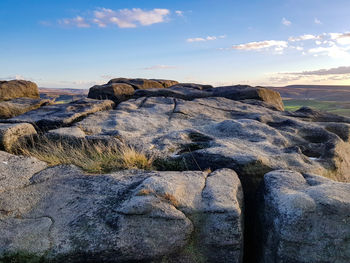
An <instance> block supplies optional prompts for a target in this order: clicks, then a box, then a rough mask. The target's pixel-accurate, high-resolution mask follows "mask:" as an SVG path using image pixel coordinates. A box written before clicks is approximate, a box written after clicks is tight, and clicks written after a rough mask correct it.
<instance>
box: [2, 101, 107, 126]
mask: <svg viewBox="0 0 350 263" xmlns="http://www.w3.org/2000/svg"><path fill="white" fill-rule="evenodd" d="M113 106H114V102H113V101H110V100H103V101H100V100H92V99H82V100H77V101H73V102H70V103H66V104H55V105H49V106H44V107H41V108H39V109H36V110H32V111H29V112H27V113H24V114H22V115H20V116H17V117H14V118H11V119H8V120H6V122H10V123H23V122H25V123H31V124H33V125H34V126H35V127H37V128H38V129H40V130H43V131H46V130H50V129H56V128H60V127H65V126H68V125H70V124H72V123H73V122H76V121H78V120H80V119H81V118H84V117H86V116H87V115H89V114H91V113H94V112H98V111H103V110H108V109H112V107H113Z"/></svg>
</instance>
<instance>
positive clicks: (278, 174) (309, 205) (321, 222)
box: [259, 170, 350, 263]
mask: <svg viewBox="0 0 350 263" xmlns="http://www.w3.org/2000/svg"><path fill="white" fill-rule="evenodd" d="M259 200H263V201H262V203H261V207H260V220H261V221H260V226H261V231H262V232H261V233H262V240H260V241H259V243H260V245H261V246H262V254H261V258H260V262H277V263H278V262H286V263H287V262H296V263H307V262H315V263H318V262H319V263H321V262H322V263H323V262H339V263H345V262H350V184H347V183H337V182H334V181H331V180H327V179H326V178H324V177H320V176H316V175H310V174H305V175H302V174H300V173H297V172H292V171H286V170H285V171H274V172H270V173H268V174H266V175H265V177H264V187H263V189H262V191H261V195H260V196H259Z"/></svg>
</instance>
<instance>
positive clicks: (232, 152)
mask: <svg viewBox="0 0 350 263" xmlns="http://www.w3.org/2000/svg"><path fill="white" fill-rule="evenodd" d="M89 97H93V98H94V99H85V100H79V101H74V102H71V103H68V104H59V105H58V104H57V105H48V106H43V107H40V108H38V109H36V110H32V111H29V112H27V113H24V114H22V115H20V116H18V117H13V118H9V119H2V120H0V147H2V149H5V150H7V151H9V150H10V149H11V144H13V143H15V142H16V140H20V139H23V138H24V137H25V136H28V135H30V134H35V133H39V134H46V135H48V137H49V138H55V139H57V138H58V139H59V138H65V139H69V140H72V141H79V140H91V141H116V142H120V141H122V142H123V143H127V144H129V145H132V146H134V147H135V148H137V149H142V150H144V151H146V152H147V153H148V154H150V155H152V156H154V157H155V158H156V159H157V161H159V163H158V168H159V169H161V170H164V171H154V172H145V171H139V170H136V171H120V172H116V173H112V174H108V175H93V176H91V175H86V174H84V173H83V172H82V171H81V170H79V169H78V168H76V167H74V166H56V167H52V168H47V166H46V164H45V163H43V162H40V161H38V160H36V159H33V158H24V157H17V156H14V155H11V154H8V153H5V152H0V161H1V162H0V186H1V187H0V224H2V227H1V228H0V229H1V230H0V233H1V238H0V244H1V245H0V248H1V249H0V258H1V257H3V258H11V257H14V255H15V254H16V253H18V252H23V251H25V252H26V253H28V254H30V255H31V256H35V257H39V258H40V259H43V260H54V261H55V260H57V261H59V260H63V259H65V260H70V261H72V262H80V261H81V260H82V259H89V260H92V261H93V260H95V261H98V262H127V261H143V262H144V261H147V262H164V261H165V260H166V262H167V261H168V262H300V263H301V262H320V263H321V262H332V259H334V258H336V260H337V262H348V261H349V260H350V254H349V250H348V248H349V247H350V243H349V240H350V227H349V224H348V222H350V191H349V190H350V189H349V185H350V184H349V182H350V119H349V118H346V117H340V116H337V115H332V114H328V113H323V112H318V111H314V110H311V109H309V108H302V109H300V110H298V111H296V112H287V111H283V103H282V100H281V98H280V96H279V94H278V93H277V92H274V91H270V90H268V89H266V88H261V87H256V88H254V87H249V86H239V85H238V86H230V87H218V88H213V87H211V86H208V85H198V84H182V83H177V82H174V81H166V80H144V79H122V78H119V79H113V80H111V81H110V82H109V83H107V84H105V85H102V86H94V87H92V88H91V89H90V93H89ZM96 99H97V100H96ZM103 99H110V100H103ZM113 107H114V109H112V108H113ZM24 127H26V128H24ZM34 128H35V129H34ZM26 129H27V133H26V132H25V130H26ZM8 142H10V143H8ZM208 168H210V170H211V171H213V172H211V171H209V172H202V171H204V170H206V169H208ZM171 170H178V171H171ZM198 170H199V171H198ZM320 176H323V177H320ZM326 177H328V178H331V179H333V180H330V179H327V178H326ZM334 180H336V181H339V182H335V181H334ZM243 196H244V197H243ZM325 229H326V231H325ZM13 233H16V234H13ZM25 233H28V234H25ZM29 233H31V235H29ZM164 233H169V234H168V235H164ZM23 236H27V239H25V240H23V239H22V238H23ZM254 248H255V249H254ZM326 248H327V249H326Z"/></svg>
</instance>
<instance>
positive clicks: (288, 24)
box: [281, 17, 292, 26]
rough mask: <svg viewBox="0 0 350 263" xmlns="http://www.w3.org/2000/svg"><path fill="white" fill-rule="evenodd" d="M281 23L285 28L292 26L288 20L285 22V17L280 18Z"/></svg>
mask: <svg viewBox="0 0 350 263" xmlns="http://www.w3.org/2000/svg"><path fill="white" fill-rule="evenodd" d="M281 23H282V24H283V25H285V26H290V25H291V24H292V22H290V21H289V20H287V19H286V18H285V17H283V18H282V21H281Z"/></svg>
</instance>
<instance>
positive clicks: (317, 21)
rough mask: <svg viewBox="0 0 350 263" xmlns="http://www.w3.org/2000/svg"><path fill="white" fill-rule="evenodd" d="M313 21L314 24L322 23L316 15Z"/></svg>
mask: <svg viewBox="0 0 350 263" xmlns="http://www.w3.org/2000/svg"><path fill="white" fill-rule="evenodd" d="M314 23H315V24H316V25H322V22H321V21H320V20H319V19H318V18H317V17H315V19H314Z"/></svg>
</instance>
